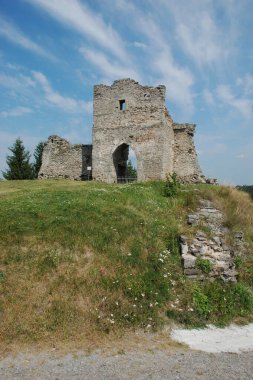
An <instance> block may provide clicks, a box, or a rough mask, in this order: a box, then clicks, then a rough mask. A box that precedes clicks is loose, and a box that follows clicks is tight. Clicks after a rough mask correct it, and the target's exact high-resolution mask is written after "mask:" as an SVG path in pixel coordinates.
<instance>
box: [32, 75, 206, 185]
mask: <svg viewBox="0 0 253 380" xmlns="http://www.w3.org/2000/svg"><path fill="white" fill-rule="evenodd" d="M165 91H166V88H165V86H162V85H160V86H158V87H148V86H142V85H140V84H139V83H138V82H136V81H134V80H132V79H122V80H117V81H115V82H114V83H113V84H112V86H106V85H96V86H95V87H94V103H93V108H94V110H93V121H94V126H93V144H92V146H91V145H71V144H69V143H68V142H67V141H66V140H64V139H61V138H60V137H58V136H50V137H49V139H48V142H47V144H46V147H45V149H44V152H43V159H42V166H41V170H40V173H39V178H57V177H58V178H59V177H63V178H73V179H88V177H89V175H90V171H89V170H88V169H90V167H92V177H93V179H95V180H100V181H105V182H109V183H112V182H117V179H118V178H119V177H120V178H122V177H123V178H124V177H127V161H128V154H129V148H132V150H133V151H134V152H135V155H136V159H137V176H138V178H137V179H138V180H140V181H146V180H154V179H164V178H165V177H166V175H167V174H169V173H172V172H175V173H176V174H177V175H178V177H180V178H181V179H183V180H184V181H187V182H203V181H204V180H205V178H204V176H203V174H202V172H201V169H200V167H199V164H198V161H197V154H196V150H195V146H194V142H193V136H194V131H195V125H194V124H177V123H174V122H173V120H172V118H171V116H170V114H169V113H168V110H167V109H166V106H165ZM91 151H92V157H91Z"/></svg>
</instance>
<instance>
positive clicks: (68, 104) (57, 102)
mask: <svg viewBox="0 0 253 380" xmlns="http://www.w3.org/2000/svg"><path fill="white" fill-rule="evenodd" d="M32 74H33V77H34V79H35V80H36V82H37V83H39V84H40V85H41V87H42V89H43V91H44V93H45V98H46V100H47V102H49V103H50V104H52V105H54V106H56V107H58V108H60V109H62V110H64V111H65V112H83V111H85V112H87V113H90V112H91V105H90V102H84V101H82V100H77V99H74V98H70V97H67V96H62V95H61V94H59V93H58V92H56V91H54V90H53V89H52V87H51V85H50V83H49V81H48V79H47V77H46V76H45V75H44V74H42V73H41V72H39V71H33V72H32Z"/></svg>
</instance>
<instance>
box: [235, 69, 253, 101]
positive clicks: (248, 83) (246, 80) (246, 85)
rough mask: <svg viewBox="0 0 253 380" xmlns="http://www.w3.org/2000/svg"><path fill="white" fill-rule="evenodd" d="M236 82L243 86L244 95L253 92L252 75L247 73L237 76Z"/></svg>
mask: <svg viewBox="0 0 253 380" xmlns="http://www.w3.org/2000/svg"><path fill="white" fill-rule="evenodd" d="M236 84H237V85H238V86H241V87H242V88H243V92H244V94H245V95H246V96H247V95H251V94H252V93H253V75H251V74H249V73H248V74H246V75H245V76H244V77H242V78H237V80H236Z"/></svg>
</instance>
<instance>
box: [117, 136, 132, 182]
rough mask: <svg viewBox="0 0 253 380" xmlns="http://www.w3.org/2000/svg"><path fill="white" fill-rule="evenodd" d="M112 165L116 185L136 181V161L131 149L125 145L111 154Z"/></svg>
mask: <svg viewBox="0 0 253 380" xmlns="http://www.w3.org/2000/svg"><path fill="white" fill-rule="evenodd" d="M113 163H114V167H115V171H116V177H117V182H118V183H126V182H133V181H136V180H137V169H136V167H137V159H136V156H135V153H134V151H133V149H131V147H130V146H129V145H127V144H125V143H124V144H121V145H119V146H118V148H117V149H115V151H114V153H113Z"/></svg>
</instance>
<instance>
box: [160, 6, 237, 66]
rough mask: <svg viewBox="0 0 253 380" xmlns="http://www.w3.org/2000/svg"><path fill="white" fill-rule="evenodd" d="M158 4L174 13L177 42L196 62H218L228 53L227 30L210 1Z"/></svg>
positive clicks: (209, 63) (198, 63) (210, 63)
mask: <svg viewBox="0 0 253 380" xmlns="http://www.w3.org/2000/svg"><path fill="white" fill-rule="evenodd" d="M159 4H160V6H161V4H162V5H163V6H164V7H165V9H167V10H168V11H169V13H170V14H172V15H173V17H174V22H175V29H176V35H177V38H178V42H179V43H178V45H179V46H180V47H181V48H182V49H183V50H184V52H185V53H186V54H187V55H188V56H189V57H191V59H192V60H193V61H194V62H195V64H197V65H198V66H200V65H203V64H208V65H212V64H214V63H215V64H218V63H219V62H221V61H222V59H223V58H225V57H227V55H228V53H229V44H228V40H227V35H228V33H227V31H226V33H225V32H224V30H223V29H222V27H221V26H218V24H217V22H216V17H215V16H214V4H213V3H212V2H211V1H209V0H201V2H200V1H198V0H192V1H188V0H181V1H166V0H161V1H160V2H159ZM230 37H231V36H230Z"/></svg>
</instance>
